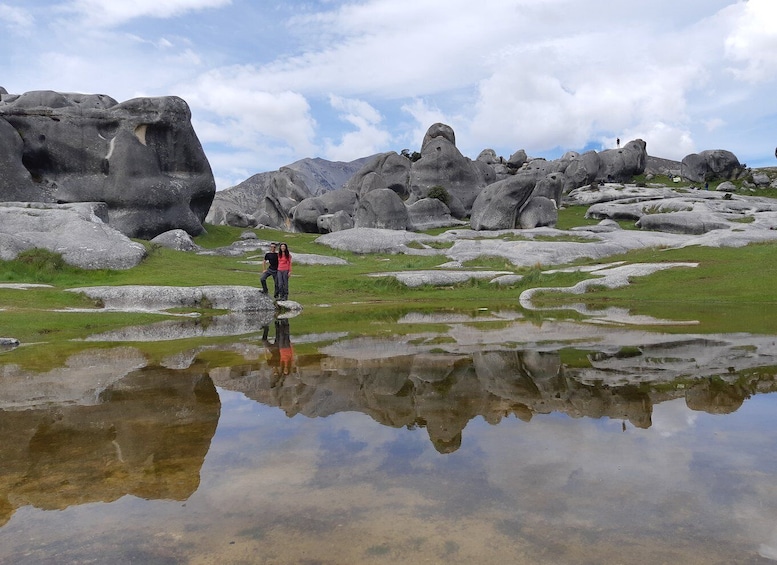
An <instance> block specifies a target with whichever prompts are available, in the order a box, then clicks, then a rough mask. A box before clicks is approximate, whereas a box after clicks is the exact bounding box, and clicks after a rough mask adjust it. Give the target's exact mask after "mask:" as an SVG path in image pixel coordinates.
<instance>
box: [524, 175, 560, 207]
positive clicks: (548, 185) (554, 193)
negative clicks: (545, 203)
mask: <svg viewBox="0 0 777 565" xmlns="http://www.w3.org/2000/svg"><path fill="white" fill-rule="evenodd" d="M565 181H566V176H565V175H564V173H551V174H549V175H547V176H545V177H543V178H541V179H539V180H538V181H537V184H536V185H535V186H534V191H533V192H532V198H534V197H537V196H543V197H545V198H548V199H550V200H553V201H554V202H555V203H556V208H558V207H559V206H561V196H562V195H563V193H564V184H565Z"/></svg>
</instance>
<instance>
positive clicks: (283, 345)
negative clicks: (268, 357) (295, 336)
mask: <svg viewBox="0 0 777 565" xmlns="http://www.w3.org/2000/svg"><path fill="white" fill-rule="evenodd" d="M275 344H276V345H277V346H278V354H279V356H280V371H281V374H282V375H284V376H286V375H288V374H289V373H291V367H292V364H293V363H294V349H293V348H292V347H291V336H290V335H289V321H288V320H287V319H285V318H284V319H281V320H275Z"/></svg>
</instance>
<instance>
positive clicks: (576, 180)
mask: <svg viewBox="0 0 777 565" xmlns="http://www.w3.org/2000/svg"><path fill="white" fill-rule="evenodd" d="M600 166H601V159H600V158H599V154H598V153H597V152H596V151H586V152H585V153H583V154H581V155H577V156H576V157H574V158H572V159H571V160H570V162H569V163H568V164H567V167H566V168H565V169H564V176H565V180H564V192H570V191H571V190H574V189H575V188H580V187H581V186H585V185H588V184H591V183H592V182H593V181H595V180H596V177H597V175H598V173H599V167H600Z"/></svg>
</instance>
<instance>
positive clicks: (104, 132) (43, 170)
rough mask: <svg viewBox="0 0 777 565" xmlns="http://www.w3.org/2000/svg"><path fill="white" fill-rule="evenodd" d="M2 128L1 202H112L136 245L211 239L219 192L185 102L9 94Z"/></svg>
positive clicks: (0, 105)
mask: <svg viewBox="0 0 777 565" xmlns="http://www.w3.org/2000/svg"><path fill="white" fill-rule="evenodd" d="M0 122H2V123H3V125H2V126H0V139H2V140H3V144H2V145H3V147H4V149H3V150H0V166H2V168H3V172H0V200H3V201H15V200H19V199H20V196H23V200H26V201H44V202H59V203H66V202H105V203H107V205H108V213H109V219H108V223H109V224H110V225H111V226H112V227H114V228H116V229H118V230H119V231H121V232H122V233H123V234H125V235H127V236H130V237H140V238H146V239H149V238H152V237H154V236H156V235H158V234H160V233H162V232H164V231H167V230H170V229H176V228H180V229H184V230H186V231H187V232H189V233H190V234H192V235H196V234H199V233H202V231H203V227H202V221H203V220H204V219H205V216H206V214H207V212H208V208H209V207H210V204H211V201H212V200H213V196H214V194H215V190H216V188H215V182H214V180H213V174H212V172H211V169H210V165H209V164H208V160H207V158H206V157H205V153H204V152H203V150H202V146H201V145H200V142H199V140H198V139H197V136H196V134H195V133H194V130H193V128H192V126H191V114H190V112H189V107H188V106H187V104H186V102H184V101H183V100H182V99H180V98H177V97H175V96H168V97H160V98H135V99H133V100H128V101H126V102H123V103H121V104H119V103H117V102H116V101H115V100H114V99H112V98H110V97H108V96H103V95H83V94H72V93H58V92H52V91H34V92H28V93H25V94H22V95H21V96H3V98H2V101H0ZM7 125H10V126H11V129H12V130H15V132H16V137H15V138H14V136H13V134H12V133H11V132H10V131H9V129H8V127H7ZM20 140H21V143H22V146H21V149H22V150H21V153H19V141H20ZM19 159H21V161H19ZM9 160H10V161H11V162H10V163H9ZM20 164H21V165H22V167H23V169H24V170H22V169H20V167H19V165H20ZM25 171H26V172H25ZM20 193H21V194H20Z"/></svg>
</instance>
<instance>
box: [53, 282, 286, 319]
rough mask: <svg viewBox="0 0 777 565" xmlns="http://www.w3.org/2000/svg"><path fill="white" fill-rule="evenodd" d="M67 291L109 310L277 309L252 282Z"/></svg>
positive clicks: (252, 310) (249, 310)
mask: <svg viewBox="0 0 777 565" xmlns="http://www.w3.org/2000/svg"><path fill="white" fill-rule="evenodd" d="M68 292H74V293H78V294H84V295H86V296H87V297H89V298H91V299H93V300H98V301H100V302H101V303H102V305H103V307H104V308H106V309H109V310H125V311H126V310H129V311H164V310H169V309H171V308H214V309H219V310H230V311H233V312H258V311H267V310H270V311H272V310H275V304H274V302H273V300H272V298H270V297H269V296H267V295H266V294H262V293H261V292H259V289H258V288H255V287H252V286H198V287H178V286H144V285H125V286H93V287H81V288H71V289H68Z"/></svg>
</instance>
